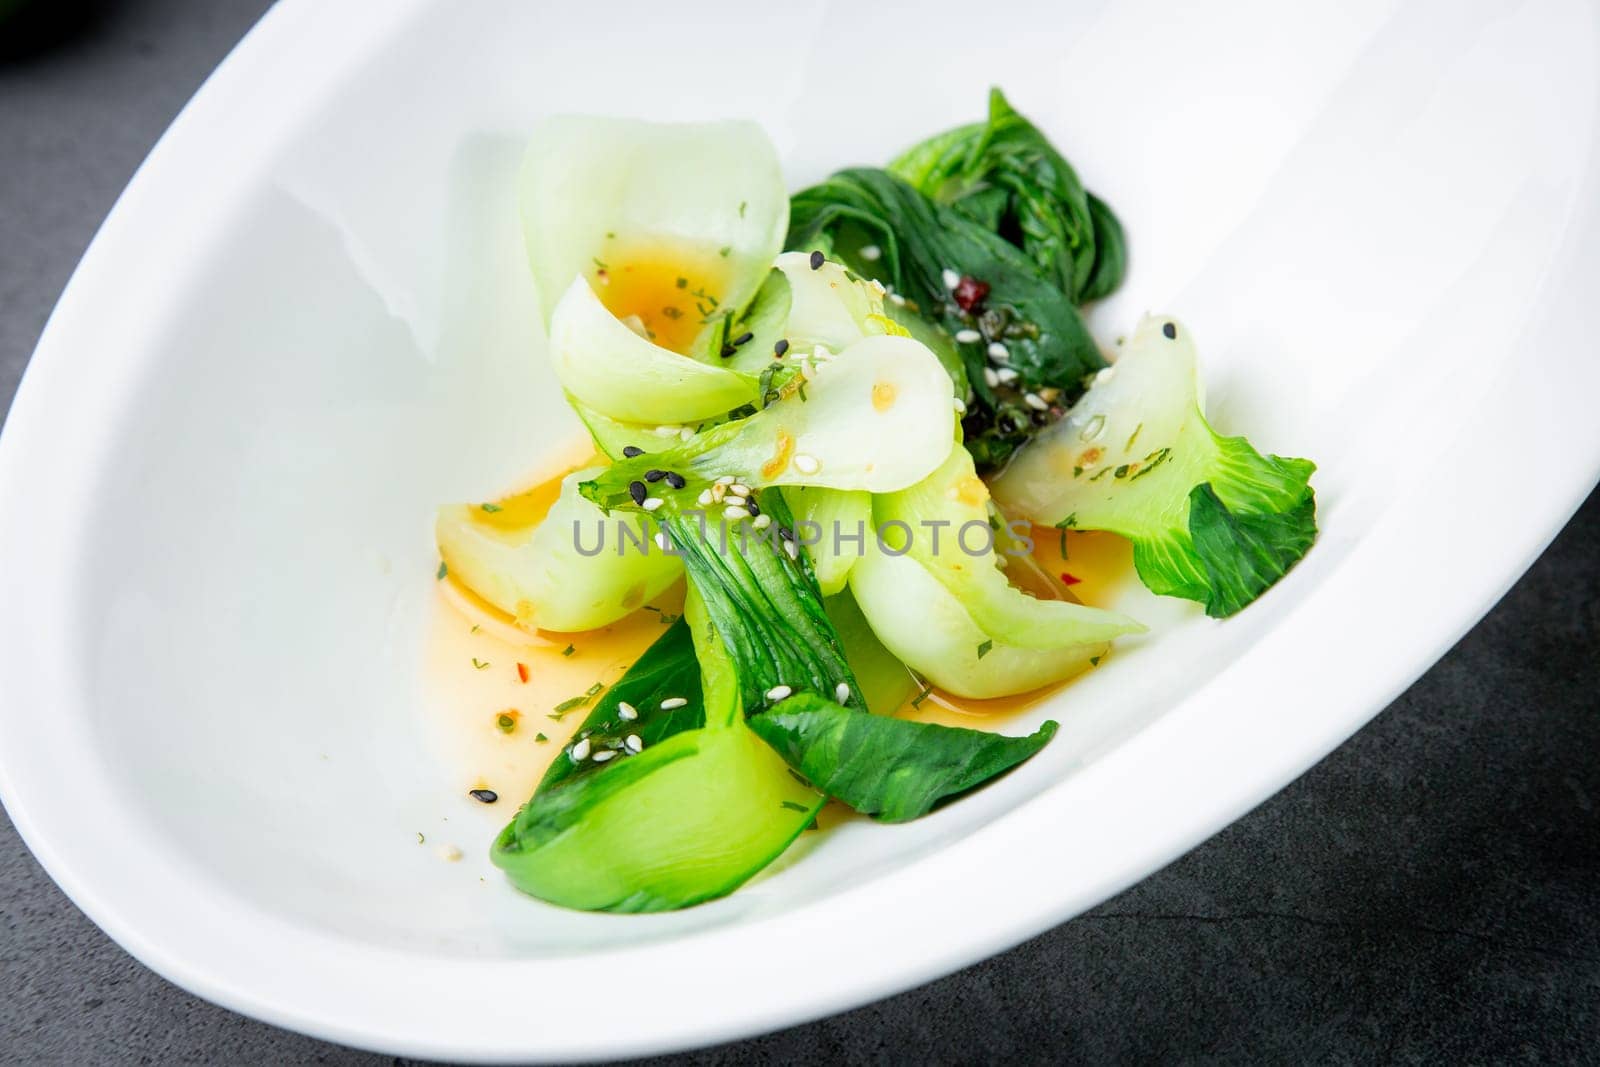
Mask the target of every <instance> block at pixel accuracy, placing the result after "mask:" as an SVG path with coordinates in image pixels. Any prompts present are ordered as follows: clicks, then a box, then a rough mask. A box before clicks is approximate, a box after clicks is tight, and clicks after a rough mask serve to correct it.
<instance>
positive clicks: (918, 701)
mask: <svg viewBox="0 0 1600 1067" xmlns="http://www.w3.org/2000/svg"><path fill="white" fill-rule="evenodd" d="M932 694H933V689H932V688H930V687H928V686H924V687H923V689H922V692H920V693H918V694H917V695H916V696H914V697H912V698H911V706H912V707H914V708H920V707H922V702H923V701H924V700H927V699H928V697H929V696H931V695H932Z"/></svg>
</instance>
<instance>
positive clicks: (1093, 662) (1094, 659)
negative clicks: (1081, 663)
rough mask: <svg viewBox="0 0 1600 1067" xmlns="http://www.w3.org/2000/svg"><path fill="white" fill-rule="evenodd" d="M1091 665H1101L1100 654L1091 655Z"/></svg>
mask: <svg viewBox="0 0 1600 1067" xmlns="http://www.w3.org/2000/svg"><path fill="white" fill-rule="evenodd" d="M1089 666H1091V667H1098V666H1100V657H1099V656H1090V657H1089Z"/></svg>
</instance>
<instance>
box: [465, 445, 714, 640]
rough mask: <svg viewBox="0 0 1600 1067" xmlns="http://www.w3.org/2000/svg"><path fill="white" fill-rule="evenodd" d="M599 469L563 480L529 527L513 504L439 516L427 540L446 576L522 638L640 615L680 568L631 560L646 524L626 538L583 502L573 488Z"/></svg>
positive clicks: (648, 531) (637, 524)
mask: <svg viewBox="0 0 1600 1067" xmlns="http://www.w3.org/2000/svg"><path fill="white" fill-rule="evenodd" d="M602 469H603V468H600V467H591V468H589V469H587V470H581V471H578V472H576V473H574V474H569V475H567V477H565V478H563V479H562V481H561V492H560V495H559V496H557V497H556V500H555V502H554V503H553V504H551V505H550V509H549V510H548V511H547V512H545V513H544V514H543V515H542V516H537V515H536V516H535V517H534V518H532V519H531V520H530V519H529V518H528V516H526V515H525V514H524V509H522V508H521V507H519V506H518V505H517V504H516V503H514V502H513V501H506V502H504V506H501V505H482V504H455V505H451V506H448V507H443V508H440V509H439V513H438V517H437V519H436V520H435V522H434V536H435V538H436V539H437V541H438V544H439V554H440V555H441V556H442V557H443V558H444V562H445V566H446V567H447V569H448V571H449V573H450V575H451V576H452V577H453V578H455V580H456V581H458V582H460V583H461V584H462V585H464V586H466V587H467V588H468V589H470V590H471V591H472V592H474V593H476V594H477V595H478V596H479V597H480V598H482V599H483V600H484V601H486V602H487V603H489V604H491V605H493V606H494V607H496V608H499V609H500V610H501V611H503V612H505V613H506V614H508V615H510V616H512V617H513V618H515V619H516V621H517V624H518V625H519V626H522V627H523V628H525V629H530V630H531V629H536V628H537V629H542V630H557V631H562V632H571V631H577V630H593V629H595V628H597V627H600V626H606V625H608V624H610V623H613V622H616V621H617V620H618V619H620V618H622V617H623V616H624V615H628V614H630V613H632V612H634V611H636V610H638V608H639V606H640V605H642V604H645V603H647V602H648V601H650V600H651V599H653V598H654V597H656V596H658V595H659V594H660V593H662V592H663V591H665V590H666V588H667V587H668V586H670V585H671V584H672V583H673V582H675V581H677V580H678V578H679V576H680V575H682V574H683V568H682V566H681V565H680V564H679V563H678V561H677V560H675V559H673V558H671V557H670V556H666V555H662V554H660V553H656V554H653V555H649V556H646V555H644V554H642V553H640V552H638V551H637V550H636V547H637V545H639V544H644V543H646V542H648V541H649V540H650V538H651V537H652V536H654V529H655V528H654V524H652V523H651V522H649V521H648V519H645V518H643V517H637V518H634V519H633V520H631V521H630V522H628V523H627V524H626V529H624V526H623V524H619V523H618V522H617V521H615V520H613V519H608V518H607V517H606V516H605V514H604V513H603V512H602V511H601V510H600V509H599V508H598V507H596V506H595V505H594V504H592V503H590V502H589V501H588V500H586V499H585V498H584V497H583V495H582V494H581V493H580V492H579V488H578V487H579V484H580V483H581V482H583V481H585V480H587V479H589V478H592V477H594V476H595V475H597V474H598V473H599V472H600V471H601V470H602ZM491 509H492V510H491ZM622 538H628V539H629V544H628V547H627V549H626V550H625V549H624V547H623V546H622V545H621V544H619V543H617V542H618V540H619V539H622Z"/></svg>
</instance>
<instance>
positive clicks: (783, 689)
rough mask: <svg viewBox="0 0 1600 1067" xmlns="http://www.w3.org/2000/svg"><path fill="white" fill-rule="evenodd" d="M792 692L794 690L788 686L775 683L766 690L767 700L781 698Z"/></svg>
mask: <svg viewBox="0 0 1600 1067" xmlns="http://www.w3.org/2000/svg"><path fill="white" fill-rule="evenodd" d="M793 692H794V690H793V689H791V688H790V687H789V686H786V685H775V686H773V687H772V688H771V689H768V690H767V699H768V700H773V701H777V700H782V699H783V698H784V697H786V696H788V695H789V694H790V693H793Z"/></svg>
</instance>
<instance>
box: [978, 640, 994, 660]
mask: <svg viewBox="0 0 1600 1067" xmlns="http://www.w3.org/2000/svg"><path fill="white" fill-rule="evenodd" d="M993 648H994V642H993V641H984V642H983V643H982V644H980V645H979V646H978V658H979V659H982V658H983V657H985V656H987V655H988V654H989V651H990V650H991V649H993Z"/></svg>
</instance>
